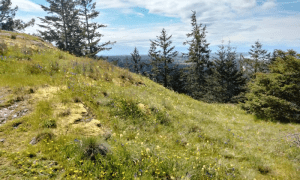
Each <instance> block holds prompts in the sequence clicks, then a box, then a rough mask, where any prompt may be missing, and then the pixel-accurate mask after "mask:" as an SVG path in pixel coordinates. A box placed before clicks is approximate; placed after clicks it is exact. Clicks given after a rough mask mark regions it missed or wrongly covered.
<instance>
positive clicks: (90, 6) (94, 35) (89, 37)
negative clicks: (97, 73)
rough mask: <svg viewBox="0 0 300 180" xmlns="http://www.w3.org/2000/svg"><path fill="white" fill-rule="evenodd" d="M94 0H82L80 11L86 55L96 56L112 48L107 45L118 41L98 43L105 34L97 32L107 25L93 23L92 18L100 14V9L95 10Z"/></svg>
mask: <svg viewBox="0 0 300 180" xmlns="http://www.w3.org/2000/svg"><path fill="white" fill-rule="evenodd" d="M92 1H93V0H80V11H79V15H80V16H82V17H83V19H84V21H83V23H82V24H83V29H84V37H85V38H84V40H85V41H86V45H85V55H87V56H89V57H95V55H96V54H97V53H99V52H100V51H103V50H110V49H111V48H106V46H107V45H110V44H114V43H116V42H110V41H109V42H106V43H104V44H101V45H98V43H99V41H100V40H101V37H102V36H103V35H102V34H100V33H99V32H96V30H98V29H99V28H102V27H107V26H105V25H103V24H97V23H95V22H94V23H92V22H91V21H90V20H92V19H94V18H96V17H98V16H99V13H100V12H98V11H95V7H96V3H95V2H94V3H92Z"/></svg>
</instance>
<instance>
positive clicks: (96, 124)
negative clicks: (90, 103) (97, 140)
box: [54, 103, 104, 136]
mask: <svg viewBox="0 0 300 180" xmlns="http://www.w3.org/2000/svg"><path fill="white" fill-rule="evenodd" d="M56 106H57V108H56V111H57V112H56V114H62V112H65V111H66V110H67V109H69V111H70V113H69V115H68V116H66V117H61V118H59V120H58V122H57V128H56V129H55V130H54V134H55V135H58V134H69V133H75V134H82V135H86V136H95V135H100V134H101V135H103V134H104V132H103V127H102V126H101V123H100V121H99V120H97V119H95V117H94V116H93V115H92V114H91V113H90V112H89V111H88V110H87V108H86V107H85V106H84V105H83V104H82V103H72V104H70V105H69V107H68V108H67V107H65V106H64V105H63V104H58V105H56Z"/></svg>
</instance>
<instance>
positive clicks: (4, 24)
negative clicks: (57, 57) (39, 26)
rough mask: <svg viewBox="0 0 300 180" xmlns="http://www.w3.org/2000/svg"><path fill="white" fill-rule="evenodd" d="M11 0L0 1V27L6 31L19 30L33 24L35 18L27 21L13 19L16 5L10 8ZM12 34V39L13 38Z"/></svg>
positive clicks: (16, 9) (16, 8)
mask: <svg viewBox="0 0 300 180" xmlns="http://www.w3.org/2000/svg"><path fill="white" fill-rule="evenodd" d="M11 4H12V3H11V0H2V1H0V29H2V30H6V31H21V30H24V29H25V28H27V27H28V26H33V25H34V22H35V19H31V21H29V22H28V23H25V22H23V21H22V20H20V19H16V20H14V18H15V16H16V12H17V11H18V6H16V7H15V8H13V9H11V7H10V6H11ZM13 37H15V36H12V39H14V38H13Z"/></svg>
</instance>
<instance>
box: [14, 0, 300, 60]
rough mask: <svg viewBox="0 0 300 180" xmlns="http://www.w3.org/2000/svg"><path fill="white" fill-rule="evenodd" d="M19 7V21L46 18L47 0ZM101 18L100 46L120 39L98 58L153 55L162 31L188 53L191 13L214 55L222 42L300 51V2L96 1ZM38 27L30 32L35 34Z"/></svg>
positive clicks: (24, 1)
mask: <svg viewBox="0 0 300 180" xmlns="http://www.w3.org/2000/svg"><path fill="white" fill-rule="evenodd" d="M11 1H12V3H13V7H14V6H15V5H18V7H19V11H18V12H17V15H16V18H18V19H23V20H24V21H29V20H30V19H31V18H36V24H39V23H40V20H39V19H38V18H37V17H44V16H45V15H47V14H46V13H45V12H44V11H43V10H42V9H41V7H40V5H39V4H43V5H45V6H47V2H46V1H45V0H11ZM94 2H96V3H97V5H96V7H97V8H96V9H97V10H98V11H100V15H99V16H98V17H97V18H96V19H94V21H95V22H98V23H100V24H105V25H107V27H106V28H100V29H99V32H100V33H102V34H103V35H104V37H102V39H101V41H100V43H101V42H102V43H104V42H106V41H109V40H110V41H117V43H116V44H115V45H113V46H111V47H112V49H111V50H110V51H102V52H101V53H100V54H99V55H105V56H106V55H130V53H132V51H133V50H134V47H137V48H138V50H139V52H140V54H142V55H144V54H148V50H149V47H150V39H151V40H155V39H156V36H160V34H161V31H162V29H163V28H165V29H166V31H167V34H168V35H172V38H171V40H172V42H173V43H172V45H173V46H175V50H177V51H179V52H180V53H181V52H184V53H185V52H187V49H188V46H184V45H183V42H184V41H186V40H187V37H186V34H187V33H190V32H191V30H192V27H191V24H190V23H191V19H190V16H191V14H192V12H191V10H194V11H196V12H197V14H196V15H197V21H198V24H200V23H201V24H202V25H203V26H204V25H206V26H207V28H206V31H207V33H206V39H207V42H208V43H210V45H209V48H210V49H211V50H212V53H214V52H217V51H218V49H219V48H218V46H219V45H221V43H222V39H223V40H224V44H228V41H229V40H230V41H231V46H232V47H236V52H249V50H250V49H251V45H254V43H255V41H256V40H259V42H260V43H261V44H262V45H263V46H262V48H263V49H265V50H267V51H268V52H273V50H274V49H281V50H285V51H286V50H288V49H294V50H295V51H297V52H298V53H300V13H299V12H300V0H298V1H295V0H187V1H182V0H164V1H161V0H151V1H144V0H110V1H107V0H94ZM37 29H41V28H39V27H38V26H37V25H35V26H34V27H29V28H27V29H26V30H25V33H35V32H36V30H37Z"/></svg>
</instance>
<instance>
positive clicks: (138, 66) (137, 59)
mask: <svg viewBox="0 0 300 180" xmlns="http://www.w3.org/2000/svg"><path fill="white" fill-rule="evenodd" d="M131 61H132V64H133V72H135V73H138V74H142V70H143V67H144V63H142V62H141V56H140V55H139V51H138V50H137V48H136V47H135V48H134V51H133V53H131Z"/></svg>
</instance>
